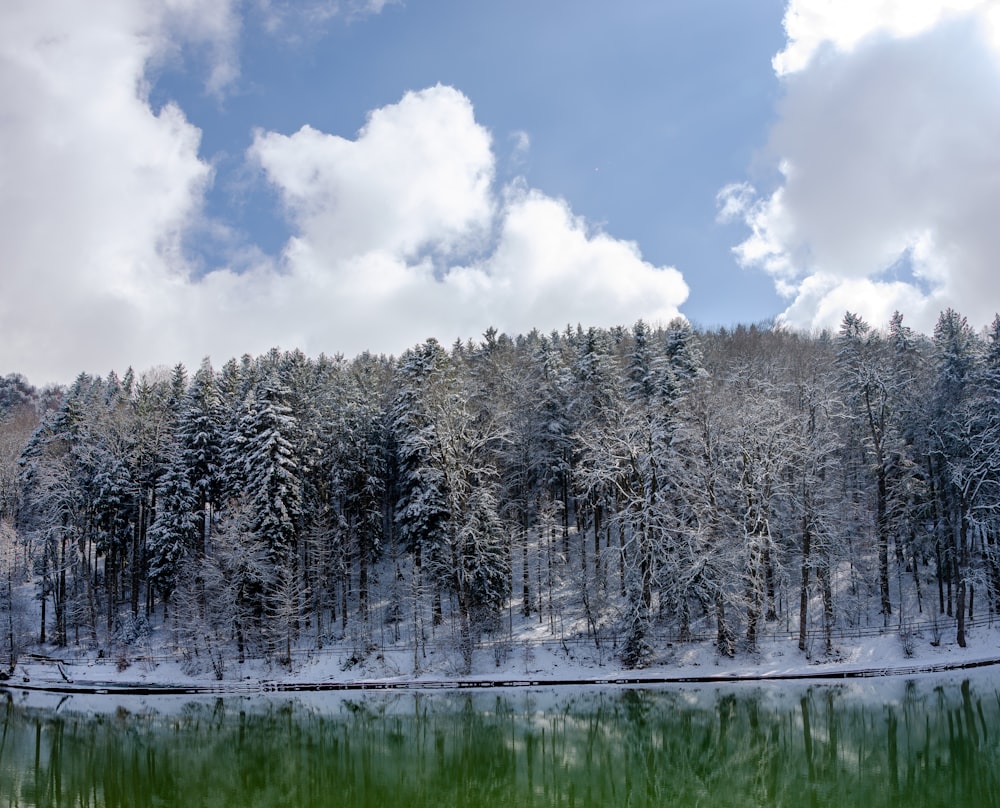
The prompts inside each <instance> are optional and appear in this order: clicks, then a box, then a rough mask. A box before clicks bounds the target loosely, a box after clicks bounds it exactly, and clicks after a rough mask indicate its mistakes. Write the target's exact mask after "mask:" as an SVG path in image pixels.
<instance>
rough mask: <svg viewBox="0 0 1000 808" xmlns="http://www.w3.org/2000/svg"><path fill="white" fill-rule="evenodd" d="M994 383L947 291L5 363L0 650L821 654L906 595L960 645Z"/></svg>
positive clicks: (991, 486)
mask: <svg viewBox="0 0 1000 808" xmlns="http://www.w3.org/2000/svg"><path fill="white" fill-rule="evenodd" d="M998 405H1000V318H997V319H995V320H994V322H993V324H992V326H991V327H990V328H989V329H986V330H984V331H983V332H981V333H978V332H976V331H975V330H974V329H973V328H971V327H970V325H969V324H968V322H967V321H966V319H965V318H964V317H962V316H961V315H960V314H958V313H957V312H955V311H953V310H947V311H945V312H943V313H942V314H941V315H940V317H939V319H938V322H937V325H936V327H935V329H934V332H933V334H931V335H922V334H919V333H916V332H914V331H913V330H911V329H910V328H908V327H907V326H905V325H904V324H903V318H902V317H901V316H900V315H898V314H897V315H895V316H894V317H893V318H892V321H891V322H890V324H889V326H888V327H887V328H886V329H884V330H880V329H875V328H873V327H872V326H870V325H869V324H868V323H866V322H865V321H864V320H863V319H862V318H860V317H858V316H857V315H855V314H852V313H848V314H846V315H845V317H844V319H843V321H842V324H841V327H840V329H839V330H838V331H837V332H836V333H821V334H817V335H805V334H801V333H797V332H792V331H787V330H783V329H781V328H775V327H770V326H750V327H745V326H741V327H738V328H735V329H718V330H698V329H695V328H693V327H692V326H691V325H690V324H688V323H687V322H684V321H681V320H677V321H674V322H671V323H669V324H667V325H664V326H660V327H650V326H648V325H647V324H645V323H643V322H639V323H636V324H635V325H634V326H633V327H631V328H624V327H620V328H612V329H600V328H587V329H585V328H582V327H577V328H575V329H574V328H569V327H567V329H565V330H564V331H562V332H553V333H551V334H541V333H539V332H537V331H534V332H531V333H530V334H527V335H519V336H517V337H510V336H507V335H504V334H499V333H497V332H496V331H495V330H493V329H491V330H489V331H487V332H486V334H485V335H484V336H483V338H482V339H481V340H478V341H469V342H456V343H455V344H454V345H452V346H451V347H450V348H446V347H445V346H443V345H442V344H440V343H438V342H437V341H435V340H433V339H431V340H427V341H426V342H424V343H421V344H419V345H417V346H415V347H413V348H412V349H410V350H408V351H406V352H405V353H403V354H402V355H401V356H400V357H398V358H394V357H386V356H374V355H371V354H363V355H361V356H358V357H356V358H354V359H352V360H347V359H345V358H343V357H340V356H336V357H327V356H320V357H318V358H309V357H307V356H305V355H304V354H302V353H301V352H298V351H281V350H278V349H274V350H272V351H270V352H269V353H267V354H265V355H262V356H259V357H251V356H244V357H242V358H241V359H233V360H230V361H229V362H227V363H226V364H225V365H224V366H223V367H222V368H221V369H219V370H216V369H215V368H213V366H212V364H211V363H210V361H209V360H207V359H206V360H204V361H203V362H202V364H201V366H200V367H199V368H198V369H197V370H195V371H194V372H193V373H189V371H188V370H187V369H186V368H185V367H184V366H182V365H177V366H176V367H175V368H173V369H172V370H158V371H150V372H147V373H145V374H142V375H140V376H137V375H136V374H135V373H133V371H132V370H127V371H126V372H125V373H124V374H123V375H118V374H116V373H110V374H109V375H108V376H107V377H104V378H101V377H96V376H91V375H87V374H81V375H80V376H79V377H78V378H77V379H76V380H75V381H74V382H73V384H71V385H70V386H69V387H68V388H66V389H65V390H62V389H47V390H42V391H39V390H36V389H35V388H33V387H31V385H30V384H28V383H27V381H26V380H25V379H24V378H23V377H21V376H18V375H16V374H13V375H10V376H7V377H6V378H5V379H0V526H2V530H0V549H2V553H0V564H2V575H3V580H2V582H0V588H2V592H0V615H2V614H4V613H5V617H6V619H5V620H4V624H5V625H4V626H3V627H2V628H3V629H4V631H3V634H6V635H7V638H6V642H0V646H7V650H9V652H10V655H11V659H12V661H13V659H14V657H15V656H16V653H17V649H18V647H20V646H21V645H23V644H25V643H32V642H37V643H52V644H55V645H56V646H65V645H79V646H83V647H86V648H91V649H101V650H107V649H110V648H111V647H112V646H113V647H115V648H118V649H122V648H125V649H127V648H129V647H130V646H136V645H140V644H141V643H143V642H145V641H146V640H147V638H148V637H149V633H150V632H151V631H152V630H153V629H154V628H157V627H159V628H161V629H163V630H168V631H170V632H171V636H172V638H173V646H174V647H175V648H176V649H177V653H179V654H182V655H184V656H185V657H188V658H193V657H196V658H198V659H200V660H208V661H209V662H210V663H211V665H212V666H213V667H214V668H215V671H216V673H217V675H219V676H222V673H223V670H224V668H225V666H226V664H227V662H231V661H232V660H233V659H238V660H241V661H242V660H244V659H246V658H247V657H248V656H269V657H271V658H275V659H281V660H284V661H288V660H290V658H291V655H292V652H293V649H296V648H301V647H303V646H308V647H312V648H322V647H323V646H324V644H330V643H332V642H338V641H343V640H345V639H346V638H350V639H351V640H352V641H353V642H354V645H355V646H356V649H357V650H356V655H357V656H359V657H361V656H364V655H365V654H366V653H369V652H370V651H371V650H372V649H373V648H374V641H373V638H374V637H375V636H376V634H377V633H380V634H381V635H382V636H383V637H384V636H385V633H386V632H388V636H389V640H388V641H389V642H390V643H391V642H393V641H399V640H400V638H401V637H403V636H404V635H405V636H406V637H407V638H408V641H409V643H410V646H409V647H412V649H413V656H414V668H415V669H419V667H420V664H421V658H422V654H423V653H424V652H425V650H426V643H427V642H428V638H429V637H434V636H435V635H436V634H437V633H438V632H443V631H444V629H445V627H447V629H448V631H450V635H449V636H451V637H452V638H453V640H454V642H455V643H456V645H457V648H458V649H459V651H460V653H461V659H462V662H463V667H464V668H465V669H468V668H469V667H471V663H472V654H473V650H474V648H476V647H477V644H478V643H479V642H480V641H481V640H482V638H483V637H484V636H494V637H502V636H503V633H504V629H505V625H508V626H509V624H510V621H511V619H512V614H513V612H514V611H515V610H516V611H517V612H519V613H520V614H521V615H523V616H524V617H525V618H534V619H536V620H537V621H538V622H540V623H542V624H545V623H546V622H547V623H548V628H549V630H550V631H551V632H552V633H553V634H555V633H557V632H564V631H565V630H566V628H565V626H566V621H567V619H568V620H569V623H570V625H571V626H574V627H577V626H578V629H577V628H573V629H572V630H579V631H580V632H581V633H583V634H586V635H587V636H590V637H592V638H593V640H594V641H595V642H600V641H601V639H600V638H601V637H602V636H603V637H607V636H609V635H611V636H614V637H615V638H616V642H617V645H616V650H617V653H619V654H620V656H621V659H622V661H623V662H624V663H625V664H626V665H629V666H641V665H643V664H644V663H646V662H647V661H649V660H650V659H651V658H652V657H653V656H654V655H655V654H656V653H657V652H658V648H657V642H658V638H660V637H663V636H667V635H669V636H670V637H671V638H672V639H673V640H674V641H676V642H684V641H685V639H688V638H693V637H700V636H704V635H705V634H706V633H711V635H712V636H713V637H714V641H715V643H716V645H717V647H718V650H719V652H720V653H721V654H725V655H733V654H735V653H737V652H738V651H739V650H741V649H742V650H747V651H753V650H754V649H755V648H756V646H757V643H758V640H759V638H760V636H761V634H762V633H763V632H764V631H765V630H767V627H768V626H769V625H774V624H776V623H777V624H779V625H781V626H783V627H785V628H787V629H788V630H790V631H797V632H798V637H799V645H800V647H801V648H802V649H803V650H804V651H805V650H812V649H811V648H809V647H808V646H809V643H810V642H811V639H810V638H812V637H815V636H819V637H821V638H822V639H821V640H820V645H821V647H820V648H818V649H816V650H818V652H821V653H828V652H830V651H831V650H832V634H833V632H834V630H835V627H838V626H840V627H843V626H860V625H867V624H870V623H872V622H873V621H875V622H879V623H881V624H882V625H889V624H890V623H892V622H894V621H898V624H899V625H900V626H902V625H903V623H904V610H907V609H908V610H910V612H911V613H910V614H909V615H908V618H909V619H913V618H914V617H915V616H916V615H917V614H918V613H922V614H924V615H927V616H936V615H948V616H951V617H952V618H954V621H955V627H956V641H957V642H958V644H959V645H964V644H965V642H966V620H967V619H968V618H969V617H971V616H974V615H975V613H976V610H977V609H979V610H981V611H986V612H989V613H992V612H993V611H994V610H995V609H996V608H997V606H998V604H1000V562H998V548H997V535H998V527H1000V406H998ZM26 592H31V596H32V597H33V598H34V599H35V600H36V607H35V609H34V610H31V609H27V608H26V605H25V603H24V599H25V597H26V595H25V593H26ZM977 595H978V598H977ZM26 614H31V615H34V616H33V617H32V618H31V620H32V622H33V624H32V625H26V624H25V621H26V617H25V615H26Z"/></svg>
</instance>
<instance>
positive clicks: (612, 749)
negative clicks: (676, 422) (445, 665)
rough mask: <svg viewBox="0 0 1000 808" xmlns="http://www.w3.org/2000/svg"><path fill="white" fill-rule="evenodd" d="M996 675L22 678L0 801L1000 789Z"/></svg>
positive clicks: (962, 793) (596, 797)
mask: <svg viewBox="0 0 1000 808" xmlns="http://www.w3.org/2000/svg"><path fill="white" fill-rule="evenodd" d="M997 676H998V678H997V679H996V686H995V685H994V678H993V676H991V675H989V674H978V675H977V676H975V677H974V678H972V679H971V680H969V679H966V680H961V679H954V680H952V679H941V678H937V679H935V678H933V677H931V678H926V679H923V678H918V679H917V680H914V681H911V682H903V681H899V680H892V681H885V682H879V683H874V682H870V681H869V682H862V683H858V684H852V685H849V686H845V685H841V686H812V687H804V686H796V685H791V684H780V683H775V684H771V685H767V686H753V687H740V686H728V687H680V686H678V687H664V688H660V689H638V690H637V689H628V690H622V689H611V688H608V689H582V688H565V689H559V690H556V689H551V690H543V689H539V690H531V691H527V690H496V691H493V690H490V691H477V692H470V691H461V692H454V693H441V692H434V693H429V694H416V693H411V692H407V693H401V694H395V695H393V694H388V695H383V694H372V695H358V696H351V697H345V696H342V695H335V694H310V695H305V696H301V697H299V698H295V699H292V698H278V697H256V698H253V699H247V698H241V699H236V698H234V699H228V698H227V699H218V700H209V699H202V700H197V701H183V700H177V699H173V700H169V699H166V698H165V697H161V698H160V700H157V699H146V700H145V701H135V702H128V701H121V700H119V701H118V702H109V701H107V699H108V698H110V697H103V698H104V699H105V701H101V698H102V697H91V698H90V700H89V701H87V700H81V698H80V697H78V696H74V697H72V698H70V699H68V700H65V701H64V702H63V703H61V704H60V703H59V701H58V699H57V698H56V697H51V699H50V702H49V703H48V704H46V703H39V697H36V696H32V697H30V698H29V697H27V696H24V695H22V694H16V693H15V694H12V695H9V696H7V697H6V699H5V701H0V722H2V727H0V806H95V807H96V806H123V807H124V806H128V807H129V808H141V806H175V805H176V806H185V808H192V807H193V806H202V805H203V806H213V807H215V806H239V808H249V807H250V806H299V807H306V806H327V805H328V806H339V807H341V808H351V807H352V806H407V808H411V807H412V808H418V807H419V806H434V807H435V808H437V807H438V806H452V805H455V806H458V805H461V806H491V807H494V808H495V807H496V806H518V808H521V807H522V806H689V805H702V806H713V807H714V806H754V805H762V806H764V805H767V806H770V805H787V806H827V805H828V806H837V807H838V808H843V806H854V805H856V806H866V807H867V806H897V805H898V806H907V808H918V807H919V806H947V807H948V808H959V807H960V806H989V805H1000V674H997ZM2 695H3V694H0V696H2Z"/></svg>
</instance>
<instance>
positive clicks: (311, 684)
mask: <svg viewBox="0 0 1000 808" xmlns="http://www.w3.org/2000/svg"><path fill="white" fill-rule="evenodd" d="M996 665H1000V657H989V658H986V659H968V660H956V661H953V662H941V663H932V662H929V661H928V662H927V663H925V664H915V665H885V666H880V667H857V666H853V665H843V666H841V667H836V666H834V667H830V668H825V669H823V670H812V671H810V670H789V671H759V670H752V669H748V670H744V671H720V672H717V673H706V674H685V673H680V672H672V673H665V674H657V675H619V674H611V675H605V676H590V677H554V676H527V677H523V678H522V677H502V676H501V677H492V678H481V677H480V678H477V677H474V676H469V677H453V678H439V679H421V678H411V679H356V680H345V681H307V682H298V681H292V680H259V681H246V680H243V681H221V682H216V683H209V682H197V683H195V682H192V683H186V684H179V683H177V684H170V683H165V684H150V683H147V682H141V683H140V682H110V681H108V682H101V681H87V682H85V683H84V682H80V683H77V682H74V681H68V682H62V683H58V682H51V681H43V682H39V683H37V684H36V683H32V682H31V681H30V680H29V681H27V682H24V681H21V682H18V681H15V678H14V677H12V678H11V679H9V680H7V681H3V682H0V691H17V692H37V693H56V694H67V695H73V694H79V695H98V696H100V695H108V696H111V695H115V696H122V695H127V696H158V695H160V696H174V695H192V696H194V695H233V696H237V695H242V696H246V695H254V694H261V695H263V694H266V693H320V692H336V691H420V690H466V689H489V688H525V687H573V686H575V687H581V686H582V687H588V686H608V685H617V686H623V687H637V686H638V687H641V686H644V685H662V684H729V683H736V682H787V681H824V680H829V681H837V680H845V679H873V678H881V677H903V676H921V675H926V674H935V673H947V672H950V671H959V670H974V669H978V668H987V667H992V666H996Z"/></svg>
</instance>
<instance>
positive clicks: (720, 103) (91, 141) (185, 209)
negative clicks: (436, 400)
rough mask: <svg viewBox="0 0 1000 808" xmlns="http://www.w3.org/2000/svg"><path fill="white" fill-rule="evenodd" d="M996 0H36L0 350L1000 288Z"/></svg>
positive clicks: (801, 311)
mask: <svg viewBox="0 0 1000 808" xmlns="http://www.w3.org/2000/svg"><path fill="white" fill-rule="evenodd" d="M998 143H1000V0H838V2H833V1H832V0H787V2H785V0H754V2H751V3H748V2H746V0H700V1H699V2H694V1H693V0H649V1H647V0H623V2H620V3H607V2H603V0H544V2H540V1H539V0H505V2H504V3H470V2H467V1H466V0H102V2H100V3H86V4H82V3H79V2H76V0H6V2H4V3H3V4H2V7H0V375H4V374H7V373H13V372H17V373H22V374H24V375H25V376H27V377H28V379H29V380H30V381H31V382H33V383H35V384H44V383H50V382H59V383H65V382H68V381H71V380H72V379H73V378H74V377H75V376H76V375H77V374H78V373H80V372H88V373H95V374H100V375H104V374H106V373H108V372H109V371H111V370H115V371H117V372H119V373H120V372H122V371H123V370H124V369H126V368H128V367H132V368H133V369H135V370H136V371H137V372H140V373H141V372H144V371H146V370H148V369H152V368H156V367H160V366H172V365H174V364H176V363H177V362H184V363H185V364H187V365H188V366H189V367H194V366H197V364H198V363H199V362H200V361H201V359H202V358H203V357H206V356H207V357H210V358H211V359H212V361H213V362H214V363H215V364H216V365H217V366H218V365H221V364H222V363H224V362H225V361H226V360H227V359H229V358H231V357H234V356H240V355H242V354H244V353H249V354H252V355H255V354H259V353H263V352H265V351H267V350H268V349H270V348H272V347H280V348H283V349H289V350H290V349H301V350H302V351H304V352H305V353H306V354H308V355H310V356H316V355H318V354H320V353H325V354H327V355H334V354H342V355H344V356H346V357H348V358H350V357H352V356H355V355H357V354H359V353H361V352H363V351H372V352H376V353H387V354H395V355H398V354H400V353H402V352H403V351H404V350H406V349H407V348H409V347H411V346H413V345H416V344H417V343H419V342H421V341H423V340H425V339H427V338H429V337H435V338H437V339H439V340H440V341H442V342H443V343H444V344H446V345H447V344H450V343H451V342H453V341H454V340H455V339H469V338H478V337H480V336H481V335H482V334H483V332H484V331H486V329H487V328H489V327H491V326H492V327H495V328H497V329H498V330H499V331H502V332H506V333H508V334H511V335H514V334H519V333H526V332H528V331H530V330H531V329H533V328H538V329H539V330H540V331H543V332H547V331H551V330H552V329H559V330H562V329H564V328H565V327H566V326H567V325H571V326H575V325H576V324H577V323H580V324H582V325H584V326H585V327H587V326H591V325H593V326H602V327H608V326H612V325H626V326H628V325H631V324H633V323H635V322H636V321H637V320H639V319H644V320H646V321H647V322H648V323H653V324H658V323H667V322H669V321H670V320H671V319H672V318H674V317H677V316H682V317H686V318H687V319H688V320H690V321H691V322H693V323H694V324H696V325H697V326H701V327H706V328H716V327H731V326H734V325H737V324H740V323H743V324H750V323H760V322H769V321H775V322H777V323H780V324H782V325H784V326H786V327H789V328H797V329H803V330H806V331H810V332H813V331H817V330H820V329H824V328H830V329H836V328H837V326H838V324H839V322H840V321H841V319H842V318H843V315H844V313H845V312H846V311H848V310H849V311H852V312H856V313H859V314H861V315H862V316H863V317H865V318H866V319H867V320H868V321H869V322H871V323H872V324H873V325H875V326H883V325H885V324H886V323H887V322H888V320H889V317H890V316H891V314H892V313H893V312H894V311H896V310H899V311H901V312H902V313H903V315H904V322H906V323H907V324H909V325H911V326H912V327H914V328H917V329H919V330H922V331H927V332H929V331H930V330H931V329H932V328H933V325H934V322H935V321H936V319H937V317H938V314H939V313H940V312H941V311H942V310H943V309H945V308H948V307H951V308H954V309H956V310H957V311H959V312H960V313H962V314H964V315H965V316H967V317H968V319H969V321H970V323H971V324H972V325H973V326H975V327H977V328H979V327H983V326H985V325H987V324H988V323H989V322H990V321H991V320H992V319H993V316H994V313H995V312H996V310H997V309H1000V294H998V292H1000V272H998V271H997V269H996V261H995V260H994V257H995V256H998V255H1000V227H998V226H997V225H996V222H995V220H996V217H997V214H998V211H1000V148H998V147H997V144H998Z"/></svg>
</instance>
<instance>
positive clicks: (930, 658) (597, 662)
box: [6, 623, 1000, 693]
mask: <svg viewBox="0 0 1000 808" xmlns="http://www.w3.org/2000/svg"><path fill="white" fill-rule="evenodd" d="M944 634H945V636H943V637H942V638H941V640H940V642H939V643H938V644H937V645H934V644H932V640H933V639H935V638H934V637H931V636H930V632H927V631H920V630H918V631H916V632H915V633H914V635H913V637H912V640H911V641H910V643H909V646H910V647H909V648H908V649H906V648H904V643H903V642H902V641H901V639H900V637H899V635H898V634H896V633H894V632H892V631H889V632H887V633H885V634H878V635H874V636H855V637H841V638H840V639H839V640H838V641H837V642H836V643H835V650H834V653H833V654H832V655H830V656H822V655H815V656H813V658H809V657H808V656H807V655H806V654H805V653H803V652H802V651H800V650H799V649H798V645H797V642H796V640H795V639H794V638H792V637H790V636H788V635H783V636H777V635H776V636H772V637H770V638H767V639H763V640H761V641H760V643H759V646H758V650H757V651H756V652H754V653H752V654H748V653H739V654H737V655H736V656H735V657H732V658H729V657H724V656H720V655H719V654H718V653H717V651H716V650H715V646H714V644H713V643H712V642H711V641H702V642H692V643H685V644H682V645H677V646H675V647H668V648H663V649H662V650H661V652H660V653H659V655H658V656H657V657H656V659H655V660H654V662H653V664H650V665H648V666H646V667H644V668H641V669H638V670H628V669H625V668H623V667H622V665H621V664H620V662H619V660H618V657H617V655H616V653H615V652H614V650H613V649H610V648H607V647H601V648H598V647H597V646H596V644H595V643H594V642H593V641H592V640H591V641H588V640H585V638H574V641H572V642H570V641H568V640H560V639H558V638H555V639H554V638H552V637H551V635H549V634H548V633H547V632H542V631H541V630H539V632H538V635H537V636H531V635H530V634H528V633H527V632H526V631H522V632H521V633H520V634H517V635H515V640H514V641H513V642H508V643H504V644H503V646H502V651H501V652H500V653H498V652H497V649H496V648H494V647H489V646H487V647H483V648H479V649H477V650H476V652H475V654H474V657H473V669H472V672H471V674H469V675H462V674H460V673H459V671H460V669H461V656H460V653H459V651H458V650H457V649H454V650H452V649H449V648H448V644H447V643H441V642H439V643H436V644H432V645H428V647H427V649H426V654H424V653H420V654H418V655H417V658H416V659H415V658H414V651H413V648H412V647H410V648H405V647H403V648H393V647H391V646H389V647H386V648H384V649H382V650H374V651H372V652H371V653H370V654H369V655H367V656H366V658H365V659H364V660H363V661H361V662H354V661H353V656H354V652H353V651H352V647H351V645H350V644H348V643H345V644H343V645H340V646H332V647H328V648H326V649H324V650H323V651H318V652H317V651H312V652H302V653H301V654H298V655H296V656H295V658H294V660H293V663H292V665H291V666H290V667H289V666H287V665H281V664H278V663H276V662H268V661H265V660H254V661H248V662H245V663H242V664H239V663H236V662H228V663H227V664H226V668H225V670H224V675H223V678H222V680H219V679H218V678H216V676H215V675H213V674H212V673H211V672H204V673H193V672H191V667H190V666H189V665H187V666H185V665H183V664H182V663H181V662H179V661H176V660H173V659H170V658H169V657H167V656H164V655H157V654H150V655H149V656H146V657H143V656H141V655H138V656H134V657H133V658H132V659H130V660H128V661H127V662H126V661H124V660H123V659H122V658H121V657H119V659H118V661H116V660H114V659H110V658H106V657H104V658H97V657H95V656H93V655H91V656H84V657H69V656H57V654H58V651H54V650H53V651H52V654H53V656H51V657H45V658H43V657H40V656H27V655H26V656H22V658H21V660H20V661H19V662H18V665H17V668H16V669H15V672H14V675H13V676H12V677H11V678H10V679H9V680H8V682H6V685H7V686H8V687H14V688H17V689H19V690H23V689H31V690H34V689H53V690H58V691H69V692H84V691H91V690H97V691H101V690H107V691H109V692H110V691H121V690H126V689H135V690H161V689H175V690H182V691H186V692H199V691H200V692H231V693H240V692H262V691H269V690H272V691H273V690H300V689H303V690H304V689H311V688H316V689H335V688H360V687H365V688H388V687H426V688H438V687H446V686H450V687H470V686H483V685H487V684H498V685H503V686H518V685H534V684H537V685H547V684H569V683H614V682H633V683H634V682H640V683H641V682H651V683H652V682H662V681H702V680H707V681H715V680H719V681H733V680H738V679H757V678H759V679H798V678H805V677H830V678H843V677H847V676H852V677H853V676H881V675H894V674H895V675H907V676H909V675H914V674H916V673H919V672H922V671H928V672H933V671H941V670H949V669H958V668H963V667H976V666H980V665H985V664H989V663H992V662H998V663H1000V623H997V624H994V625H991V624H990V623H984V624H980V625H975V626H974V627H972V628H971V629H970V630H969V632H968V646H967V647H966V648H960V647H958V645H957V644H956V643H955V642H954V632H953V631H950V632H949V631H945V632H944ZM907 650H908V651H909V653H907ZM415 663H416V665H415Z"/></svg>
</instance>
